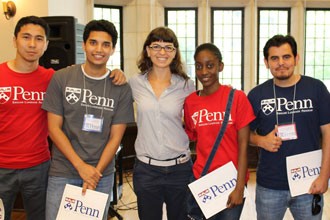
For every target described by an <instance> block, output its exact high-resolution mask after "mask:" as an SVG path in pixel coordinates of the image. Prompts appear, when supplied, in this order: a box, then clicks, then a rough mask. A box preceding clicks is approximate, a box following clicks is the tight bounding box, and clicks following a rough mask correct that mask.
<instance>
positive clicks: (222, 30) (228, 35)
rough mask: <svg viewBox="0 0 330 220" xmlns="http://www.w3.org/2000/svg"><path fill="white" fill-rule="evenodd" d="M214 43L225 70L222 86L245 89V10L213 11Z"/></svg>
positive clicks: (221, 76) (220, 9)
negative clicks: (220, 54) (243, 76)
mask: <svg viewBox="0 0 330 220" xmlns="http://www.w3.org/2000/svg"><path fill="white" fill-rule="evenodd" d="M212 15H213V20H212V27H211V28H212V29H213V36H212V42H213V43H214V44H215V45H216V46H217V47H218V48H219V49H220V51H221V53H222V57H223V62H224V64H225V68H224V70H223V72H222V73H220V75H219V80H220V82H221V83H222V84H228V85H231V86H233V87H234V88H237V89H243V87H244V85H243V79H242V75H243V74H242V72H243V48H242V45H243V33H242V30H243V9H230V10H228V9H222V8H213V9H212Z"/></svg>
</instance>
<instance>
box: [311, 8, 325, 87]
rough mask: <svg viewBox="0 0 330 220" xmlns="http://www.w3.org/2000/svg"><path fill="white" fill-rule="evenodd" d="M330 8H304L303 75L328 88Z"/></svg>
mask: <svg viewBox="0 0 330 220" xmlns="http://www.w3.org/2000/svg"><path fill="white" fill-rule="evenodd" d="M329 19H330V9H322V10H321V9H320V10H315V9H306V35H305V45H306V50H305V75H308V76H311V77H315V78H317V79H320V80H322V81H323V82H324V83H325V85H326V86H327V87H328V89H330V58H329V56H330V30H329V29H330V20H329Z"/></svg>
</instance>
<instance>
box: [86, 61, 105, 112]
mask: <svg viewBox="0 0 330 220" xmlns="http://www.w3.org/2000/svg"><path fill="white" fill-rule="evenodd" d="M82 69H83V67H82ZM85 74H86V73H85V71H84V69H83V79H84V90H85V89H86V80H85V78H86V76H85ZM106 88H107V77H105V78H104V86H103V97H105V90H106ZM85 108H86V115H88V108H87V105H86V106H85ZM102 117H103V108H102V109H101V117H100V118H102Z"/></svg>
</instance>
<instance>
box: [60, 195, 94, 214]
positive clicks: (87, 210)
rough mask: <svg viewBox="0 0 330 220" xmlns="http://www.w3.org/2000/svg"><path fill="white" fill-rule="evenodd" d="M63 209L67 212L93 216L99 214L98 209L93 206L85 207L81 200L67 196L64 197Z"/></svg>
mask: <svg viewBox="0 0 330 220" xmlns="http://www.w3.org/2000/svg"><path fill="white" fill-rule="evenodd" d="M64 209H65V210H66V211H69V212H75V213H77V214H81V215H85V216H90V217H93V218H99V216H100V210H98V209H95V208H93V207H87V206H85V205H84V203H83V202H82V201H80V200H77V199H73V198H69V197H65V205H64Z"/></svg>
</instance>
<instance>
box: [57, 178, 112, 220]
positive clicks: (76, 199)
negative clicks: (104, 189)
mask: <svg viewBox="0 0 330 220" xmlns="http://www.w3.org/2000/svg"><path fill="white" fill-rule="evenodd" d="M107 199H108V194H105V193H101V192H96V191H93V190H87V191H86V194H85V195H84V196H83V195H82V188H81V187H77V186H73V185H69V184H67V185H66V186H65V189H64V193H63V197H62V200H61V205H60V209H59V210H58V213H57V218H56V220H68V219H74V220H87V219H88V220H91V219H93V220H101V219H102V218H103V215H104V209H105V206H106V202H107Z"/></svg>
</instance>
